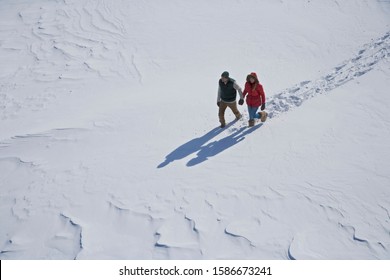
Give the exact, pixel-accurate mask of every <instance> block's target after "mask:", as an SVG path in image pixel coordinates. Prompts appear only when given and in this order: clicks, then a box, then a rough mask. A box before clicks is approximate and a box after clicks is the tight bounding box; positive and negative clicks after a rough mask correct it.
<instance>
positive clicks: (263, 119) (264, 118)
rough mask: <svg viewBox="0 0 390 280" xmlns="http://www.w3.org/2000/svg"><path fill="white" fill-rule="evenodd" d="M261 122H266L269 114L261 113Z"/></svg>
mask: <svg viewBox="0 0 390 280" xmlns="http://www.w3.org/2000/svg"><path fill="white" fill-rule="evenodd" d="M259 115H260V120H261V122H265V121H266V120H267V117H268V113H267V112H266V111H262V112H260V113H259Z"/></svg>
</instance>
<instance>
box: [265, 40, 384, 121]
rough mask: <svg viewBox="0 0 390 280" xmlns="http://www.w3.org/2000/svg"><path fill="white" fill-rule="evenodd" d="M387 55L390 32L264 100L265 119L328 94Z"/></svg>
mask: <svg viewBox="0 0 390 280" xmlns="http://www.w3.org/2000/svg"><path fill="white" fill-rule="evenodd" d="M389 57H390V32H389V33H386V34H385V35H384V36H382V37H380V38H378V39H376V40H373V42H371V43H369V44H366V45H364V46H363V47H362V49H361V50H360V51H359V52H358V53H357V55H356V56H355V57H353V58H351V59H349V60H347V61H344V62H342V63H341V64H340V65H338V66H336V67H335V68H334V69H333V71H332V72H331V73H329V74H327V75H325V76H324V77H321V78H320V79H318V80H315V81H302V82H301V83H299V84H298V85H295V86H293V87H291V88H288V89H286V90H284V91H283V92H281V93H279V94H277V95H275V96H272V97H271V98H269V101H268V102H267V111H269V112H270V113H269V118H273V117H276V116H278V115H279V114H281V113H283V112H287V111H289V110H291V109H293V108H295V107H299V106H301V105H302V104H303V103H304V102H305V101H306V100H308V99H310V98H313V97H315V96H318V95H321V94H325V93H328V92H330V91H332V90H333V89H335V88H337V87H339V86H342V85H344V84H345V83H348V82H349V81H352V80H354V79H356V78H358V77H360V76H362V75H364V74H366V73H367V72H369V71H371V70H372V69H374V68H375V65H376V64H377V63H378V62H381V61H383V60H385V59H388V58H389Z"/></svg>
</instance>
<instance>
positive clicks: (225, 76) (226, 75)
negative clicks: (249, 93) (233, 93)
mask: <svg viewBox="0 0 390 280" xmlns="http://www.w3.org/2000/svg"><path fill="white" fill-rule="evenodd" d="M221 80H222V82H224V83H226V82H227V81H228V80H229V72H228V71H224V72H223V73H222V74H221Z"/></svg>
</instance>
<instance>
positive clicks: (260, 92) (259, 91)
mask: <svg viewBox="0 0 390 280" xmlns="http://www.w3.org/2000/svg"><path fill="white" fill-rule="evenodd" d="M250 76H253V77H254V78H255V80H256V81H255V83H254V84H251V83H250V82H249V81H247V82H246V83H245V88H244V91H243V95H244V98H245V96H246V95H247V94H248V97H247V98H246V104H248V106H251V107H260V106H261V105H262V104H265V93H264V89H263V86H262V85H261V84H260V83H259V80H258V79H257V75H256V73H254V72H252V73H250ZM254 85H256V87H255V88H253V86H254Z"/></svg>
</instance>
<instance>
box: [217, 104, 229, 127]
mask: <svg viewBox="0 0 390 280" xmlns="http://www.w3.org/2000/svg"><path fill="white" fill-rule="evenodd" d="M226 108H227V104H226V103H225V102H222V101H221V103H220V104H219V110H218V117H219V122H220V123H221V127H224V126H225V125H226V122H225V111H226Z"/></svg>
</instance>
